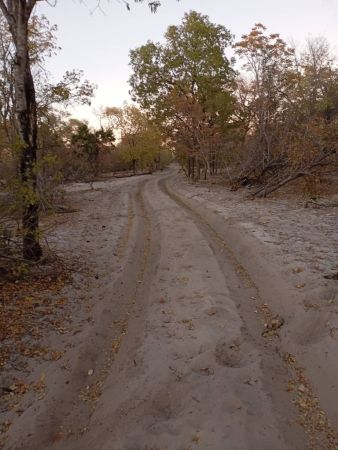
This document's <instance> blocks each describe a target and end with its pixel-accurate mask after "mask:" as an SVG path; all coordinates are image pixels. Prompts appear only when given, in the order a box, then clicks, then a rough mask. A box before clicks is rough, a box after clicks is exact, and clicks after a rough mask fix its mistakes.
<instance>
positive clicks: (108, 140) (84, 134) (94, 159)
mask: <svg viewBox="0 0 338 450" xmlns="http://www.w3.org/2000/svg"><path fill="white" fill-rule="evenodd" d="M114 140H115V137H114V134H113V131H112V130H111V129H107V130H104V129H103V128H101V129H99V130H94V131H92V130H90V128H89V127H88V125H87V124H86V123H79V125H78V127H77V130H76V131H75V132H74V133H73V134H72V137H71V143H72V144H73V145H75V146H76V148H77V149H78V151H79V152H80V153H81V154H82V155H83V156H85V158H86V159H87V161H88V163H89V165H90V167H91V169H92V171H93V173H94V174H95V175H96V174H97V172H98V157H99V153H100V150H102V149H103V148H105V147H106V148H107V147H109V148H111V147H112V145H113V142H114Z"/></svg>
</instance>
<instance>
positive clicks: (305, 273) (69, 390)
mask: <svg viewBox="0 0 338 450" xmlns="http://www.w3.org/2000/svg"><path fill="white" fill-rule="evenodd" d="M67 199H68V202H69V204H71V205H72V206H73V207H74V208H76V209H78V212H75V213H73V214H70V215H67V217H64V219H65V220H64V221H63V223H62V224H60V225H59V226H58V227H57V228H56V230H55V231H54V234H53V236H52V237H51V245H53V246H54V247H55V248H56V249H57V250H58V252H60V253H61V254H63V255H65V257H66V256H67V255H68V256H69V257H70V256H72V257H76V258H77V259H78V261H79V269H78V271H76V272H75V273H74V276H73V282H72V283H71V284H69V285H67V286H66V287H65V288H64V291H63V292H62V295H63V296H64V297H66V298H67V299H68V301H69V315H70V319H69V323H68V327H69V328H68V332H66V333H62V334H58V333H50V335H48V336H46V337H45V338H44V339H45V340H46V344H48V345H50V346H54V347H58V348H60V349H62V350H63V356H62V358H60V359H59V360H57V361H53V362H51V361H48V362H47V361H43V360H41V361H38V360H36V361H35V364H34V365H33V366H32V367H31V368H30V371H29V372H27V374H26V376H27V378H28V379H34V377H35V378H36V377H37V376H39V374H40V373H43V374H44V380H45V383H46V390H45V391H44V393H43V395H40V396H35V397H34V396H26V397H23V398H22V400H21V401H22V405H21V409H20V414H16V413H13V412H5V413H4V414H3V415H5V416H6V414H7V416H6V417H8V420H10V421H11V423H12V425H11V427H10V428H9V431H8V436H7V441H6V444H5V447H4V448H5V449H6V450H19V449H20V450H21V449H22V450H45V449H49V448H50V449H55V450H151V449H152V450H155V449H156V450H160V449H162V450H188V449H189V450H193V449H211V450H225V449H229V450H244V449H253V450H272V449H273V450H282V449H284V450H285V449H292V450H302V449H307V448H309V449H310V448H312V449H337V448H338V434H337V431H338V401H337V398H338V289H337V283H338V282H337V281H336V280H334V279H330V278H325V277H330V276H331V275H334V274H335V273H337V272H338V257H337V256H338V226H337V224H338V215H337V208H325V209H323V210H320V211H319V210H317V209H311V208H307V209H305V208H304V205H303V204H302V203H301V202H296V201H294V200H293V201H291V200H289V201H287V200H258V201H250V200H247V199H245V198H244V197H243V195H240V194H237V193H230V192H228V191H227V190H225V189H224V188H221V187H216V186H212V187H208V186H196V185H192V184H190V183H188V182H187V181H185V180H184V179H183V177H182V176H181V175H180V174H178V171H177V169H176V168H172V169H169V170H167V171H165V172H163V173H160V174H154V175H147V176H141V177H134V178H128V179H119V180H116V179H115V180H108V181H104V182H98V183H95V189H94V190H90V189H89V187H88V185H86V184H75V185H69V186H68V187H67ZM10 375H11V374H10V373H6V377H7V378H8V377H9V376H10Z"/></svg>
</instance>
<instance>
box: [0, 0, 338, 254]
mask: <svg viewBox="0 0 338 450" xmlns="http://www.w3.org/2000/svg"><path fill="white" fill-rule="evenodd" d="M21 3H22V2H4V1H2V2H1V4H0V6H1V10H2V14H1V15H0V39H1V42H0V44H1V45H0V77H1V78H0V90H1V98H0V120H1V123H0V154H1V160H0V182H1V205H0V207H1V210H0V212H1V217H0V234H1V255H0V257H1V258H7V259H8V258H10V254H11V251H12V247H13V248H14V247H15V248H16V249H17V248H21V252H22V256H23V258H24V259H26V260H39V259H40V258H41V256H42V250H41V246H40V244H39V240H40V237H41V236H40V231H39V215H41V214H47V213H49V212H51V211H53V210H55V209H57V208H61V209H62V185H63V184H64V183H67V182H69V181H76V180H77V181H78V180H85V181H88V182H92V180H94V179H96V178H97V177H99V176H100V175H102V174H103V173H106V174H107V173H110V174H115V175H116V176H122V175H123V174H125V175H135V174H136V173H145V172H152V171H154V170H156V169H160V168H163V166H164V165H166V164H167V163H168V162H170V161H172V160H176V161H177V162H178V163H179V164H180V166H181V168H182V170H183V172H184V173H185V174H186V176H187V177H188V178H190V179H192V180H193V181H198V180H208V179H215V180H217V182H221V183H223V184H226V185H228V186H229V187H230V188H231V189H233V190H236V189H239V188H241V187H243V186H246V187H247V188H250V195H252V196H253V197H265V196H267V195H269V194H270V193H272V192H274V191H276V190H278V189H279V188H280V187H282V186H285V185H288V184H290V183H294V182H295V181H296V180H298V184H297V186H298V188H299V189H300V190H301V192H302V193H305V195H308V196H309V197H313V198H316V195H318V194H319V193H320V190H321V188H322V186H325V185H327V184H330V183H331V182H332V180H335V179H336V176H337V156H336V151H337V141H338V139H337V138H338V68H337V60H336V58H335V55H334V53H333V51H332V49H331V48H330V45H329V43H328V42H327V41H326V40H325V39H324V38H322V37H318V38H311V39H308V41H307V42H305V43H304V44H303V45H302V46H301V47H300V48H296V47H295V46H292V45H291V44H287V43H286V42H285V41H284V40H283V39H282V37H281V36H280V35H279V34H278V33H276V32H275V30H267V29H266V27H265V26H264V25H263V24H261V23H257V24H255V25H254V26H253V28H252V29H251V30H248V33H247V34H245V35H243V36H241V37H240V38H238V37H235V36H233V35H232V33H231V30H229V29H228V28H226V26H224V25H219V24H215V23H212V22H211V21H210V20H209V18H208V17H207V16H204V15H202V14H199V13H198V12H195V11H191V12H190V13H186V14H185V16H184V17H183V19H182V21H181V23H180V24H178V25H172V26H170V27H169V28H168V29H167V31H166V33H165V35H164V40H163V41H162V42H161V43H156V42H152V41H148V42H146V43H145V44H144V45H142V46H141V47H139V48H135V49H132V50H131V51H130V66H131V68H132V76H131V78H130V80H129V82H130V88H131V91H130V92H131V97H132V101H133V103H132V104H127V103H126V104H125V105H124V106H123V107H115V106H110V105H109V106H104V107H102V108H101V109H100V110H99V111H97V116H98V118H99V121H100V127H99V128H97V129H94V128H93V127H92V126H91V125H90V124H89V123H86V122H81V121H79V120H77V119H74V118H72V117H71V115H70V114H69V113H68V112H67V108H69V107H70V106H72V105H75V104H90V102H91V99H92V97H93V96H94V95H95V88H96V87H95V85H93V84H92V83H91V82H90V81H88V80H86V79H85V78H84V74H83V73H82V72H81V71H79V70H76V69H73V68H70V69H69V71H67V72H66V73H65V75H64V77H63V78H62V79H61V80H60V81H58V82H56V83H51V82H50V81H49V80H50V77H49V74H48V72H47V70H46V68H45V63H46V60H47V59H48V58H52V57H53V55H54V54H55V53H56V52H58V51H60V49H59V47H58V43H57V38H56V33H57V27H56V26H55V25H52V24H51V23H50V22H49V21H48V19H47V18H46V17H45V16H37V15H34V6H35V3H36V2H34V1H26V2H23V3H24V4H25V5H26V6H25V7H24V6H20V5H21ZM148 4H149V6H150V7H151V8H152V10H156V8H157V7H158V5H157V4H154V2H149V3H148ZM128 6H129V5H128ZM11 8H12V10H11ZM20 52H22V55H21V54H20ZM112 89H113V87H112ZM299 179H301V183H300V182H299Z"/></svg>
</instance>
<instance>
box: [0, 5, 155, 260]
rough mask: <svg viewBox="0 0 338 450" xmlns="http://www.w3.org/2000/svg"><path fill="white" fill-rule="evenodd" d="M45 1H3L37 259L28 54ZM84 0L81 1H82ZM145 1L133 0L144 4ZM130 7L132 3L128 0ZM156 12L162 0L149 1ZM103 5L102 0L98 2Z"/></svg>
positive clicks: (25, 207)
mask: <svg viewBox="0 0 338 450" xmlns="http://www.w3.org/2000/svg"><path fill="white" fill-rule="evenodd" d="M39 1H43V0H0V11H1V13H2V14H3V16H4V17H5V19H6V21H7V24H8V27H9V30H10V34H11V37H12V40H13V44H14V48H15V61H14V88H15V112H16V119H17V128H18V135H19V140H20V177H21V182H22V233H23V257H24V258H25V259H27V260H32V261H37V260H39V259H40V257H41V255H42V250H41V246H40V243H39V198H38V195H37V165H36V162H37V134H38V126H37V104H36V96H35V87H34V79H33V76H32V70H31V61H30V54H29V40H28V30H29V22H30V18H31V16H32V12H33V9H34V7H35V6H36V4H37V3H38V2H39ZM80 1H81V0H80ZM143 1H144V0H134V2H136V3H142V2H143ZM125 3H126V5H127V7H128V9H129V3H128V2H125ZM147 4H148V6H149V7H150V9H151V11H152V12H154V11H156V9H157V8H158V6H159V5H160V2H159V1H150V0H148V1H147ZM97 5H100V0H98V1H97Z"/></svg>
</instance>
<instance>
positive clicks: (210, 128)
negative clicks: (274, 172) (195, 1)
mask: <svg viewBox="0 0 338 450" xmlns="http://www.w3.org/2000/svg"><path fill="white" fill-rule="evenodd" d="M231 41H232V36H231V33H230V32H229V31H228V30H227V29H226V28H225V27H223V26H222V25H216V24H213V23H211V22H210V20H209V18H208V17H207V16H204V15H202V14H199V13H197V12H194V11H192V12H190V13H189V14H185V16H184V18H183V21H182V24H181V25H179V26H170V27H169V28H168V30H167V32H166V34H165V43H164V44H159V43H153V42H151V41H149V42H148V43H147V44H145V45H143V46H141V47H139V48H137V49H135V50H132V51H131V52H130V61H131V62H130V64H131V66H132V69H133V74H132V76H131V78H130V85H131V87H132V91H131V93H132V96H133V99H134V100H136V101H137V102H138V103H139V104H140V106H141V107H142V108H143V109H144V110H145V111H147V113H148V114H149V116H150V117H151V118H152V119H156V121H157V123H160V124H162V125H163V128H164V129H165V130H166V132H167V133H168V135H169V136H170V138H171V139H172V142H173V143H174V145H175V146H176V149H178V148H181V149H182V148H184V149H185V150H184V152H185V155H186V158H183V160H185V161H190V159H192V161H193V164H194V163H195V160H196V157H198V158H199V159H200V160H201V161H202V163H203V165H206V166H208V165H209V160H211V161H212V159H213V157H214V156H213V154H212V153H210V152H208V151H207V147H206V145H205V144H206V140H201V139H199V136H201V135H204V136H207V135H208V134H209V135H216V134H218V133H220V132H221V131H223V132H225V131H226V128H227V125H228V124H229V121H230V118H231V115H232V111H233V96H232V90H233V87H234V84H233V81H234V71H233V69H232V67H231V61H230V60H229V59H228V58H227V57H226V55H225V50H226V48H227V47H228V46H229V45H230V43H231ZM182 142H184V146H182V145H180V144H181V143H182ZM176 144H177V145H176ZM205 154H208V157H207V158H205V157H204V155H205Z"/></svg>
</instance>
